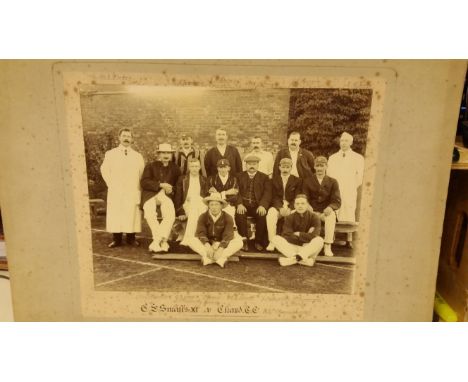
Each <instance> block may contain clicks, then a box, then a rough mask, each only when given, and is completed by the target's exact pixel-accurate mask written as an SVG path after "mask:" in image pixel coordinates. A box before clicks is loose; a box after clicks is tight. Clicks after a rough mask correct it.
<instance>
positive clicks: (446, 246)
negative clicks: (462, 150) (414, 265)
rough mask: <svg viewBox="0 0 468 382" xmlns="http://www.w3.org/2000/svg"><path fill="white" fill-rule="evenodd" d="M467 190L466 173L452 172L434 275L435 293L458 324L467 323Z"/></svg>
mask: <svg viewBox="0 0 468 382" xmlns="http://www.w3.org/2000/svg"><path fill="white" fill-rule="evenodd" d="M467 190H468V172H466V171H455V172H454V171H452V176H451V178H450V185H449V193H448V197H447V206H446V211H445V220H444V229H443V234H442V244H441V249H440V261H439V272H438V276H437V290H438V292H439V293H440V295H441V296H442V297H443V298H444V299H445V300H446V301H447V303H448V304H449V305H450V306H451V307H452V309H454V310H455V312H456V313H457V315H458V320H459V321H467V320H468V238H467V235H468V233H467V227H466V219H467V215H468V191H467ZM464 219H465V221H464Z"/></svg>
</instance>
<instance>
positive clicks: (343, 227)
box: [335, 222, 359, 248]
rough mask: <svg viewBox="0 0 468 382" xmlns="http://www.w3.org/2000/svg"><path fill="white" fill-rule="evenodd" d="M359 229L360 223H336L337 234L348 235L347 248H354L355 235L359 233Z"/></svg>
mask: <svg viewBox="0 0 468 382" xmlns="http://www.w3.org/2000/svg"><path fill="white" fill-rule="evenodd" d="M358 227H359V223H358V222H336V226H335V234H336V233H346V246H347V247H348V248H353V233H354V232H356V231H357V229H358Z"/></svg>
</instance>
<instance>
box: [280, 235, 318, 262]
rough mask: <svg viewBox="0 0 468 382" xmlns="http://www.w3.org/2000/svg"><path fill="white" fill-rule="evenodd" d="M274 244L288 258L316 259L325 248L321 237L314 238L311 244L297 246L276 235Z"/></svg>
mask: <svg viewBox="0 0 468 382" xmlns="http://www.w3.org/2000/svg"><path fill="white" fill-rule="evenodd" d="M272 243H273V244H274V245H275V247H276V249H277V250H278V251H280V253H281V254H283V255H284V256H286V257H293V256H296V255H299V256H301V257H302V258H303V259H308V258H309V257H313V258H314V259H315V258H316V257H317V255H318V254H319V253H320V251H321V250H322V248H323V239H322V238H321V237H320V236H316V237H314V238H313V239H312V240H311V241H310V242H309V243H305V244H303V245H295V244H291V243H290V242H288V241H287V240H286V239H285V238H284V237H282V236H279V235H276V236H275V237H273V240H272Z"/></svg>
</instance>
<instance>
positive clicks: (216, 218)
mask: <svg viewBox="0 0 468 382" xmlns="http://www.w3.org/2000/svg"><path fill="white" fill-rule="evenodd" d="M222 213H223V211H221V212H220V213H219V215H217V216H214V215H213V214H212V213H211V212H210V211H208V214H209V215H210V216H211V219H213V221H216V220H218V219H219V218H220V217H221V214H222Z"/></svg>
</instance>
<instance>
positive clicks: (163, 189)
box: [140, 143, 180, 252]
mask: <svg viewBox="0 0 468 382" xmlns="http://www.w3.org/2000/svg"><path fill="white" fill-rule="evenodd" d="M173 152H174V150H172V147H171V145H170V144H168V143H162V144H160V145H159V148H158V160H157V161H154V162H152V163H149V164H147V165H146V167H145V170H144V171H143V175H142V177H141V182H140V183H141V188H142V190H143V191H142V195H141V206H142V208H143V210H144V212H145V219H146V221H147V223H148V225H149V227H150V229H151V233H152V236H153V241H152V243H151V244H150V246H149V250H150V251H151V252H168V251H169V243H168V242H167V239H168V238H169V234H170V233H171V229H172V225H173V224H174V221H175V208H174V203H173V201H172V198H174V189H175V185H176V182H177V179H178V178H179V176H180V169H179V167H178V166H177V165H176V164H175V163H174V162H173V161H172V153H173ZM158 205H160V206H161V215H162V221H161V222H160V223H159V222H158V214H157V211H156V208H157V206H158Z"/></svg>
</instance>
